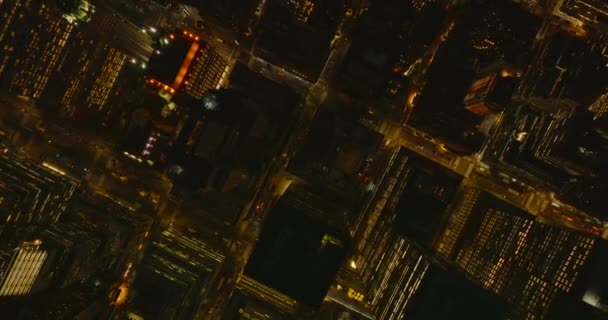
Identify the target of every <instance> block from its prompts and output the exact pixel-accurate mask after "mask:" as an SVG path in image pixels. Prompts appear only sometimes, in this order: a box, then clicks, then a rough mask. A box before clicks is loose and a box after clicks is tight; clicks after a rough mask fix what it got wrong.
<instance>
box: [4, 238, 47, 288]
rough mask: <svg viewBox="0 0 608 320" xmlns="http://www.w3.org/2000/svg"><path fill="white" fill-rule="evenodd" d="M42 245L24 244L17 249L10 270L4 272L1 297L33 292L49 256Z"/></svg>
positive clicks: (38, 242) (9, 266)
mask: <svg viewBox="0 0 608 320" xmlns="http://www.w3.org/2000/svg"><path fill="white" fill-rule="evenodd" d="M41 244H42V242H41V241H40V240H35V241H31V242H23V243H21V245H19V247H17V249H15V252H14V253H13V258H12V259H11V262H10V264H9V265H8V268H6V269H5V270H2V271H4V272H3V277H2V282H1V284H0V296H5V297H6V296H23V295H26V294H28V293H29V292H30V291H31V290H32V288H33V287H34V283H35V282H36V279H37V278H38V274H39V273H40V270H42V267H43V265H44V262H45V261H46V258H47V256H48V253H47V252H46V251H45V250H44V249H41V248H40V246H41Z"/></svg>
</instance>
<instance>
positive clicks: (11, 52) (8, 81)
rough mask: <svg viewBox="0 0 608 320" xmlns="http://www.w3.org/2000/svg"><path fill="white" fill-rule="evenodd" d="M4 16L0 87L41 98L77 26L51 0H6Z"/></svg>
mask: <svg viewBox="0 0 608 320" xmlns="http://www.w3.org/2000/svg"><path fill="white" fill-rule="evenodd" d="M0 17H1V19H2V21H3V23H2V27H0V57H1V58H0V87H1V88H3V89H5V90H8V91H10V92H12V93H15V94H19V95H23V96H26V97H30V98H34V99H37V98H38V97H40V95H41V93H42V91H43V90H44V87H45V86H46V84H47V82H48V81H49V76H50V74H51V72H52V70H53V69H54V68H55V67H56V66H57V64H58V63H59V60H60V58H61V56H62V55H63V51H64V50H65V46H66V43H67V42H68V38H70V35H71V34H72V29H73V28H74V27H73V25H71V24H70V23H69V22H68V21H67V20H65V19H63V18H62V16H61V13H60V12H59V11H58V10H56V9H55V8H54V7H53V5H52V3H51V2H50V1H33V0H18V1H4V2H2V3H0Z"/></svg>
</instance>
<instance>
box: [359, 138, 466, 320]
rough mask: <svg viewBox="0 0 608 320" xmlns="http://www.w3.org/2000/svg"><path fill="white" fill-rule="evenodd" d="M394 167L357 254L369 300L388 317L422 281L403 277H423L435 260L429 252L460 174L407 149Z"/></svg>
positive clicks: (385, 182) (407, 299)
mask: <svg viewBox="0 0 608 320" xmlns="http://www.w3.org/2000/svg"><path fill="white" fill-rule="evenodd" d="M389 170H390V171H389V172H388V173H387V174H388V177H385V181H383V183H382V184H381V185H380V186H379V188H380V189H379V190H381V191H379V194H377V198H376V199H375V201H374V202H375V204H372V205H371V206H370V207H371V208H372V209H371V210H370V212H371V216H370V217H369V218H368V223H369V224H368V225H367V226H366V227H365V229H364V230H361V232H362V233H363V237H362V238H361V242H359V246H358V248H357V249H358V250H357V258H356V265H357V269H359V270H360V275H361V279H362V281H363V282H364V284H365V285H366V287H367V292H368V295H369V297H368V299H369V301H371V304H372V306H373V308H375V309H376V310H377V312H380V313H382V314H384V316H385V317H389V314H390V312H391V310H392V309H393V308H396V309H395V310H403V309H404V308H405V307H406V305H407V303H408V301H409V298H411V297H412V296H413V295H414V293H415V292H416V288H417V282H416V281H411V282H410V281H407V280H404V279H408V278H409V277H412V278H413V279H415V278H422V277H423V276H424V270H425V268H426V267H428V266H429V265H430V263H431V259H430V258H429V256H427V255H426V252H428V249H430V248H432V246H433V242H434V238H435V237H436V236H437V235H438V234H439V232H440V230H441V227H442V225H443V224H444V223H445V220H446V218H447V217H446V214H447V211H446V210H447V208H448V205H449V203H450V202H451V200H452V198H453V197H454V195H455V193H456V190H457V187H458V184H459V182H460V178H458V177H456V176H453V175H451V174H450V173H448V172H445V171H444V169H441V168H439V167H438V166H437V165H435V164H433V163H430V161H428V160H424V159H422V158H420V157H419V156H417V155H414V154H413V153H412V152H410V151H405V150H402V151H400V152H398V153H397V154H395V155H394V158H393V160H392V165H391V168H390V169H389ZM380 192H382V193H380ZM390 279H392V280H391V281H389V280H390ZM399 279H401V280H399ZM398 291H403V292H407V294H404V295H403V298H401V299H400V298H399V296H398V295H395V292H398ZM389 305H394V306H393V307H389ZM381 310H383V311H381ZM400 312H402V311H400ZM387 319H388V318H387Z"/></svg>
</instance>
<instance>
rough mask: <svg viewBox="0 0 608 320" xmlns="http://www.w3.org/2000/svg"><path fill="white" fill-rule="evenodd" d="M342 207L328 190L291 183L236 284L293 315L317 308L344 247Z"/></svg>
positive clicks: (269, 219) (331, 278) (338, 264)
mask: <svg viewBox="0 0 608 320" xmlns="http://www.w3.org/2000/svg"><path fill="white" fill-rule="evenodd" d="M343 211H344V209H342V207H341V204H340V203H339V202H335V200H334V199H333V198H332V197H331V193H328V192H320V191H317V190H312V189H311V188H310V187H309V186H305V185H298V186H293V185H292V186H291V187H290V188H289V189H288V190H287V191H286V192H285V194H284V195H283V196H282V198H281V199H280V200H279V202H278V203H277V204H276V206H275V207H274V208H273V209H272V211H271V213H270V216H269V218H268V220H267V221H266V223H265V225H264V229H263V231H262V234H261V235H260V240H259V241H258V242H257V243H256V246H255V247H254V249H253V252H252V254H251V257H250V258H249V261H248V263H247V265H246V267H245V271H244V274H243V277H241V279H240V280H239V282H238V283H237V288H238V289H239V290H241V291H242V292H243V293H245V294H248V295H252V296H254V297H256V298H258V299H261V300H264V301H267V302H268V303H269V304H271V305H275V306H276V307H278V308H280V309H281V310H283V311H284V312H286V313H288V314H291V315H292V316H293V315H294V314H297V313H303V314H309V313H308V312H312V314H314V313H316V311H315V310H316V309H318V308H319V306H320V305H321V303H322V301H323V299H324V298H325V295H326V294H327V291H328V289H329V286H330V285H331V284H332V282H333V281H334V279H335V276H336V273H337V272H338V269H339V268H340V266H341V265H342V263H343V261H344V258H345V255H346V251H347V250H348V246H349V236H348V234H347V232H346V230H344V229H345V228H344V226H343V223H342V222H341V220H342V219H343ZM270 293H272V294H270ZM309 315H310V314H309Z"/></svg>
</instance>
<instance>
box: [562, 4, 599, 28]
mask: <svg viewBox="0 0 608 320" xmlns="http://www.w3.org/2000/svg"><path fill="white" fill-rule="evenodd" d="M553 13H554V14H555V15H556V16H557V17H559V18H561V19H564V20H566V21H568V22H570V23H572V24H573V25H575V26H577V27H591V28H598V29H601V30H606V28H607V27H608V3H606V2H605V1H602V0H560V1H557V3H556V5H555V8H554V11H553Z"/></svg>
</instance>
